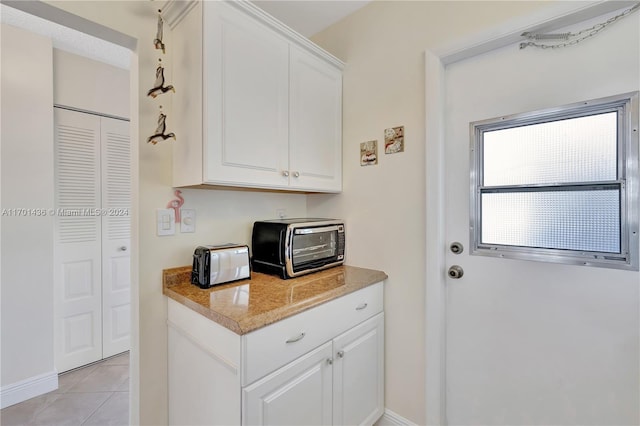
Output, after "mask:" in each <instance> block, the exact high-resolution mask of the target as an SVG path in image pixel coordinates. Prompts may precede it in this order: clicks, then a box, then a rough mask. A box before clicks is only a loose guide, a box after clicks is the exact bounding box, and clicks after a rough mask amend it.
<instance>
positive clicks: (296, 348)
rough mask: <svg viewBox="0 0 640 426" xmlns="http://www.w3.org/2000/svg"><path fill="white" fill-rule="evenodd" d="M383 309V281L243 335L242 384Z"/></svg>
mask: <svg viewBox="0 0 640 426" xmlns="http://www.w3.org/2000/svg"><path fill="white" fill-rule="evenodd" d="M382 310H383V287H382V282H380V283H377V284H374V285H371V286H369V287H366V288H363V289H362V290H358V291H356V292H353V293H351V294H348V295H346V296H343V297H340V298H338V299H335V300H332V301H331V302H327V303H325V304H323V305H320V306H317V307H315V308H313V309H309V310H308V311H305V312H302V313H300V314H298V315H294V316H292V317H290V318H287V319H284V320H282V321H278V322H277V323H274V324H272V325H269V326H267V327H264V328H261V329H259V330H256V331H254V332H252V333H249V334H246V335H244V336H242V354H243V357H242V359H243V361H242V366H241V377H242V386H246V385H248V384H250V383H253V382H254V381H255V380H257V379H259V378H261V377H263V376H265V375H266V374H268V373H270V372H272V371H275V370H276V369H278V368H279V367H282V366H283V365H285V364H287V363H289V362H290V361H293V360H294V359H296V358H298V357H300V356H301V355H304V354H305V353H307V352H309V351H311V350H313V349H314V348H316V347H318V346H320V345H322V344H323V343H325V342H328V341H329V340H331V339H333V338H334V337H335V336H337V335H338V334H341V333H343V332H345V331H346V330H348V329H350V328H352V327H354V326H356V325H357V324H359V323H361V322H362V321H365V320H367V319H368V318H371V317H372V316H374V315H376V314H377V313H379V312H382Z"/></svg>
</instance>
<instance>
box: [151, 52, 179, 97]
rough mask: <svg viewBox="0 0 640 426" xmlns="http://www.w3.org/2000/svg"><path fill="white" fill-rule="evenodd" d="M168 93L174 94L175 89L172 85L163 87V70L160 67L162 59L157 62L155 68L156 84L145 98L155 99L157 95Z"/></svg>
mask: <svg viewBox="0 0 640 426" xmlns="http://www.w3.org/2000/svg"><path fill="white" fill-rule="evenodd" d="M168 91H172V92H173V93H175V92H176V89H174V88H173V86H172V85H168V86H165V85H164V68H163V67H162V59H160V60H159V61H158V68H156V82H155V84H154V85H153V88H152V89H149V91H148V92H147V96H151V97H152V98H155V97H156V96H158V95H161V94H163V93H167V92H168Z"/></svg>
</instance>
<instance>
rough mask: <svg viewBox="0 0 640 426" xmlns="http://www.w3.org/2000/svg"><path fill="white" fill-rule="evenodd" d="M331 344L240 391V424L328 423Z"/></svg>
mask: <svg viewBox="0 0 640 426" xmlns="http://www.w3.org/2000/svg"><path fill="white" fill-rule="evenodd" d="M332 363H333V359H332V344H331V342H328V343H325V344H324V345H322V346H320V347H318V348H317V349H315V350H313V351H311V352H309V353H307V354H306V355H304V356H302V357H300V358H298V359H296V360H295V361H293V362H291V363H289V364H287V365H285V366H284V367H282V368H280V369H279V370H277V371H275V372H273V373H271V374H269V375H268V376H266V377H264V378H262V379H260V380H258V381H257V382H255V383H253V384H251V385H249V386H247V387H245V388H244V389H243V390H242V424H243V425H292V426H293V425H295V426H306V425H330V424H331V404H332V368H331V367H332V366H331V364H332Z"/></svg>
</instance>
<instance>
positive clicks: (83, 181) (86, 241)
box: [53, 108, 102, 372]
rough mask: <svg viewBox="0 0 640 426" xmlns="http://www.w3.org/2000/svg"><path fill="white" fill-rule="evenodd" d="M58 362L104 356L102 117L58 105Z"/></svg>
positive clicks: (66, 364) (63, 366)
mask: <svg viewBox="0 0 640 426" xmlns="http://www.w3.org/2000/svg"><path fill="white" fill-rule="evenodd" d="M54 120H55V121H54V126H55V130H54V133H55V136H54V137H55V189H56V190H55V208H56V216H55V230H54V245H55V247H54V277H53V281H54V282H53V285H54V295H55V296H54V298H55V303H54V317H55V319H54V324H55V325H54V327H55V343H56V349H55V354H56V368H57V369H58V372H63V371H67V370H70V369H72V368H76V367H79V366H81V365H85V364H88V363H91V362H95V361H97V360H99V359H101V358H102V290H101V275H102V267H101V253H100V251H101V246H100V240H101V234H102V224H101V219H100V216H99V215H96V214H94V213H95V212H96V211H98V210H99V208H100V204H101V200H100V152H99V147H100V118H99V117H96V116H93V115H89V114H82V113H79V112H75V111H68V110H63V109H58V108H55V112H54Z"/></svg>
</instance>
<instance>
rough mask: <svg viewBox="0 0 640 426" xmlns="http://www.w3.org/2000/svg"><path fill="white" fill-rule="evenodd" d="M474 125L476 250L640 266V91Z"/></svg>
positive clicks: (473, 230) (509, 255) (473, 224)
mask: <svg viewBox="0 0 640 426" xmlns="http://www.w3.org/2000/svg"><path fill="white" fill-rule="evenodd" d="M470 127H471V138H472V141H471V145H472V151H471V183H472V191H471V242H472V244H471V246H472V250H471V252H472V254H476V255H487V256H498V257H505V258H517V259H530V260H542V261H549V262H560V263H570V264H582V265H592V266H602V267H610V268H620V269H631V270H638V202H639V200H638V92H634V93H631V94H625V95H620V96H614V97H609V98H604V99H598V100H594V101H588V102H581V103H578V104H573V105H567V106H564V107H560V108H554V109H550V110H544V111H536V112H532V113H526V114H518V115H513V116H509V117H499V118H496V119H490V120H484V121H479V122H475V123H471V125H470Z"/></svg>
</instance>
